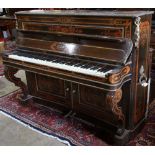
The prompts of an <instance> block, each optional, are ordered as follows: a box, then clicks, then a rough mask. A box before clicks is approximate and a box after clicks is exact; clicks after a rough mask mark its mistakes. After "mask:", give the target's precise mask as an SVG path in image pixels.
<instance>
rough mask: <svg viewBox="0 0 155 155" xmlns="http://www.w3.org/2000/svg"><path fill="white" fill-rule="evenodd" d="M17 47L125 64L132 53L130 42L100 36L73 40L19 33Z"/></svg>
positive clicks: (65, 36)
mask: <svg viewBox="0 0 155 155" xmlns="http://www.w3.org/2000/svg"><path fill="white" fill-rule="evenodd" d="M17 47H19V48H23V49H33V50H42V51H47V52H53V53H60V54H65V55H68V56H79V57H86V58H91V59H92V58H93V59H97V60H103V61H108V62H114V63H119V64H125V63H126V61H127V60H128V58H129V56H130V53H131V51H132V41H131V40H129V39H114V38H107V37H101V36H78V37H76V39H75V36H68V35H58V34H53V35H46V34H45V35H44V34H40V33H29V32H26V31H24V32H23V31H19V32H18V38H17Z"/></svg>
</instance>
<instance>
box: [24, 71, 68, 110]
mask: <svg viewBox="0 0 155 155" xmlns="http://www.w3.org/2000/svg"><path fill="white" fill-rule="evenodd" d="M26 75H27V81H28V88H29V91H30V94H31V95H33V96H36V97H39V98H42V99H44V100H47V101H50V102H54V103H55V104H58V105H61V106H64V107H68V108H69V107H70V106H71V96H70V95H71V94H70V90H71V85H70V83H69V82H67V81H64V80H61V79H58V78H54V77H48V76H44V75H41V74H35V73H30V72H26ZM31 81H33V82H31Z"/></svg>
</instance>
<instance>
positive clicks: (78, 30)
mask: <svg viewBox="0 0 155 155" xmlns="http://www.w3.org/2000/svg"><path fill="white" fill-rule="evenodd" d="M20 30H25V31H33V32H47V33H58V34H65V35H66V34H67V35H69V34H71V35H73V34H89V35H102V36H109V37H113V36H116V37H120V38H124V35H125V33H124V27H121V26H120V27H112V26H86V25H66V24H62V25H59V24H47V23H37V22H33V23H31V22H22V28H21V29H20Z"/></svg>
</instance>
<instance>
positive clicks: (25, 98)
mask: <svg viewBox="0 0 155 155" xmlns="http://www.w3.org/2000/svg"><path fill="white" fill-rule="evenodd" d="M17 72H18V69H17V68H13V67H9V66H5V68H4V74H5V77H6V79H8V80H9V81H11V82H13V83H14V84H15V86H18V87H20V88H21V90H22V94H21V95H20V97H19V100H20V102H21V103H22V104H25V103H28V102H29V101H30V100H31V98H32V97H31V96H30V95H28V88H27V86H26V84H25V83H24V82H22V81H21V79H20V78H17V77H15V76H14V75H15V74H16V73H17Z"/></svg>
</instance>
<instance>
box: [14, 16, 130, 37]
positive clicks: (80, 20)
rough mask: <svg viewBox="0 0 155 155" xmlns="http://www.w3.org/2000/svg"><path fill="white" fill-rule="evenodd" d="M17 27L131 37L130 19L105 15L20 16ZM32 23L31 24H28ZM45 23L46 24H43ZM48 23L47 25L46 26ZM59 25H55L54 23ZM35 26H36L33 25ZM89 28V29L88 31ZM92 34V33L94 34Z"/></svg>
mask: <svg viewBox="0 0 155 155" xmlns="http://www.w3.org/2000/svg"><path fill="white" fill-rule="evenodd" d="M17 17H18V29H21V30H34V31H35V30H36V31H47V32H56V33H72V34H78V33H79V34H93V31H95V30H96V32H95V33H96V34H97V35H104V36H116V37H126V38H131V33H132V32H131V31H132V19H130V18H111V17H109V18H106V17H94V18H93V17H68V16H67V17H65V16H57V17H52V16H51V17H50V16H48V17H47V16H46V17H44V16H42V17H39V16H35V17H33V16H20V15H17ZM29 22H31V23H32V26H30V25H29ZM44 23H46V24H44ZM48 24H49V26H48ZM57 24H58V25H59V27H57V26H56V25H57ZM73 25H74V26H73ZM35 26H36V27H35ZM66 26H67V27H66ZM90 30H91V31H90ZM96 34H94V35H96Z"/></svg>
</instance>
